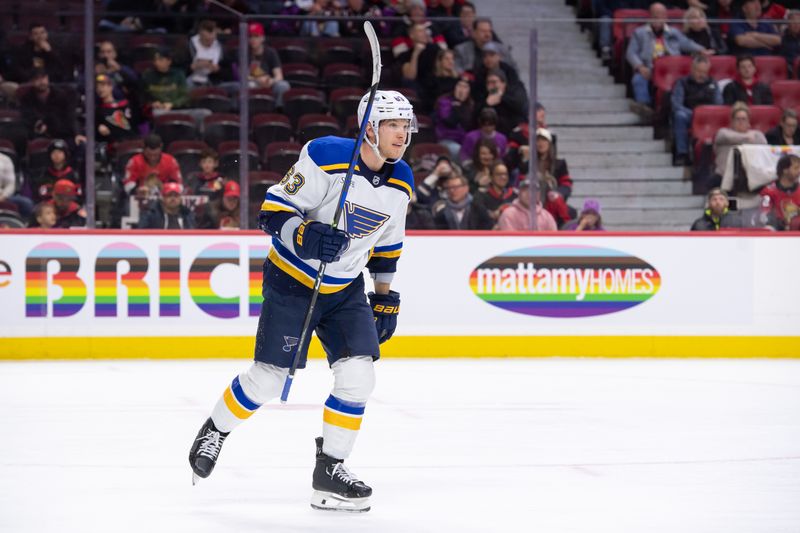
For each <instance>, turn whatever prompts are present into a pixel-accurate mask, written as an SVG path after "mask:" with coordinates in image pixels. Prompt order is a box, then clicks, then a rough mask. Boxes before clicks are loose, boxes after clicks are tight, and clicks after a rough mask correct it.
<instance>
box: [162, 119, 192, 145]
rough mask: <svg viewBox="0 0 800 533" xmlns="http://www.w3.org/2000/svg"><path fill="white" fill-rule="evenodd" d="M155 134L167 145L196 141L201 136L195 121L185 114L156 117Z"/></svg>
mask: <svg viewBox="0 0 800 533" xmlns="http://www.w3.org/2000/svg"><path fill="white" fill-rule="evenodd" d="M155 132H156V133H158V134H159V135H160V136H161V139H162V140H163V141H164V144H165V145H169V144H170V143H171V142H172V141H180V140H186V141H190V140H194V139H197V138H198V136H199V132H198V131H197V124H196V123H195V121H194V119H193V118H192V116H191V115H187V114H185V113H165V114H163V115H159V116H157V117H155Z"/></svg>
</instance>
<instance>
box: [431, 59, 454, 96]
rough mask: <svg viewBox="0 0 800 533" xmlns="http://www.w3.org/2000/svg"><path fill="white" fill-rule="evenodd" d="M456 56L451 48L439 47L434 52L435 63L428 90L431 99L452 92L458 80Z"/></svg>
mask: <svg viewBox="0 0 800 533" xmlns="http://www.w3.org/2000/svg"><path fill="white" fill-rule="evenodd" d="M458 79H459V76H458V71H457V70H456V56H455V53H454V52H453V51H452V50H446V49H441V48H440V49H439V50H438V51H437V52H436V63H435V65H434V67H433V83H432V84H431V87H430V89H429V91H428V97H429V98H431V100H432V101H435V100H436V99H437V98H439V97H440V96H442V95H443V94H447V93H449V92H452V91H453V89H454V88H455V86H456V82H458Z"/></svg>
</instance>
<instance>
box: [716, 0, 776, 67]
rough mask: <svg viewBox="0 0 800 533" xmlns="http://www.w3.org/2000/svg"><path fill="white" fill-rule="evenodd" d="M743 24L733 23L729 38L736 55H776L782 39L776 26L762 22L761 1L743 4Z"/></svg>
mask: <svg viewBox="0 0 800 533" xmlns="http://www.w3.org/2000/svg"><path fill="white" fill-rule="evenodd" d="M741 8H742V16H743V18H744V21H743V22H733V23H731V27H730V32H729V33H728V38H729V39H730V41H731V49H732V51H733V52H734V53H735V54H737V55H738V54H750V55H753V56H766V55H772V54H774V53H776V51H777V50H778V48H779V47H780V45H781V37H780V35H778V31H777V30H776V29H775V26H773V25H772V24H770V23H768V22H762V21H760V20H759V18H761V12H762V10H761V0H744V1H743V2H742V6H741Z"/></svg>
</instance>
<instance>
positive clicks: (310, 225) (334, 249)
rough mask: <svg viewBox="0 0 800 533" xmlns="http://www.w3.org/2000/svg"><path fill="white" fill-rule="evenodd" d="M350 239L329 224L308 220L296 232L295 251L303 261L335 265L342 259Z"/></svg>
mask: <svg viewBox="0 0 800 533" xmlns="http://www.w3.org/2000/svg"><path fill="white" fill-rule="evenodd" d="M349 240H350V239H349V238H348V237H347V234H346V233H345V232H343V231H342V230H339V229H334V228H332V227H330V225H328V224H323V223H322V222H315V221H313V220H307V221H305V222H303V223H302V224H300V225H299V226H298V227H297V229H296V230H294V250H295V252H296V253H297V256H298V257H299V258H301V259H317V260H319V261H322V262H324V263H334V262H336V261H338V260H339V259H341V257H342V252H344V250H345V249H346V248H347V243H348V241H349Z"/></svg>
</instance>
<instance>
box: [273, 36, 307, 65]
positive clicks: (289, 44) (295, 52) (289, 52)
mask: <svg viewBox="0 0 800 533" xmlns="http://www.w3.org/2000/svg"><path fill="white" fill-rule="evenodd" d="M271 41H272V47H273V48H274V49H275V51H276V52H278V57H280V59H281V63H283V64H285V63H311V62H312V60H311V51H310V50H309V47H310V45H311V43H312V41H311V40H309V39H307V38H306V39H296V38H295V39H279V38H275V39H272V40H271Z"/></svg>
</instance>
